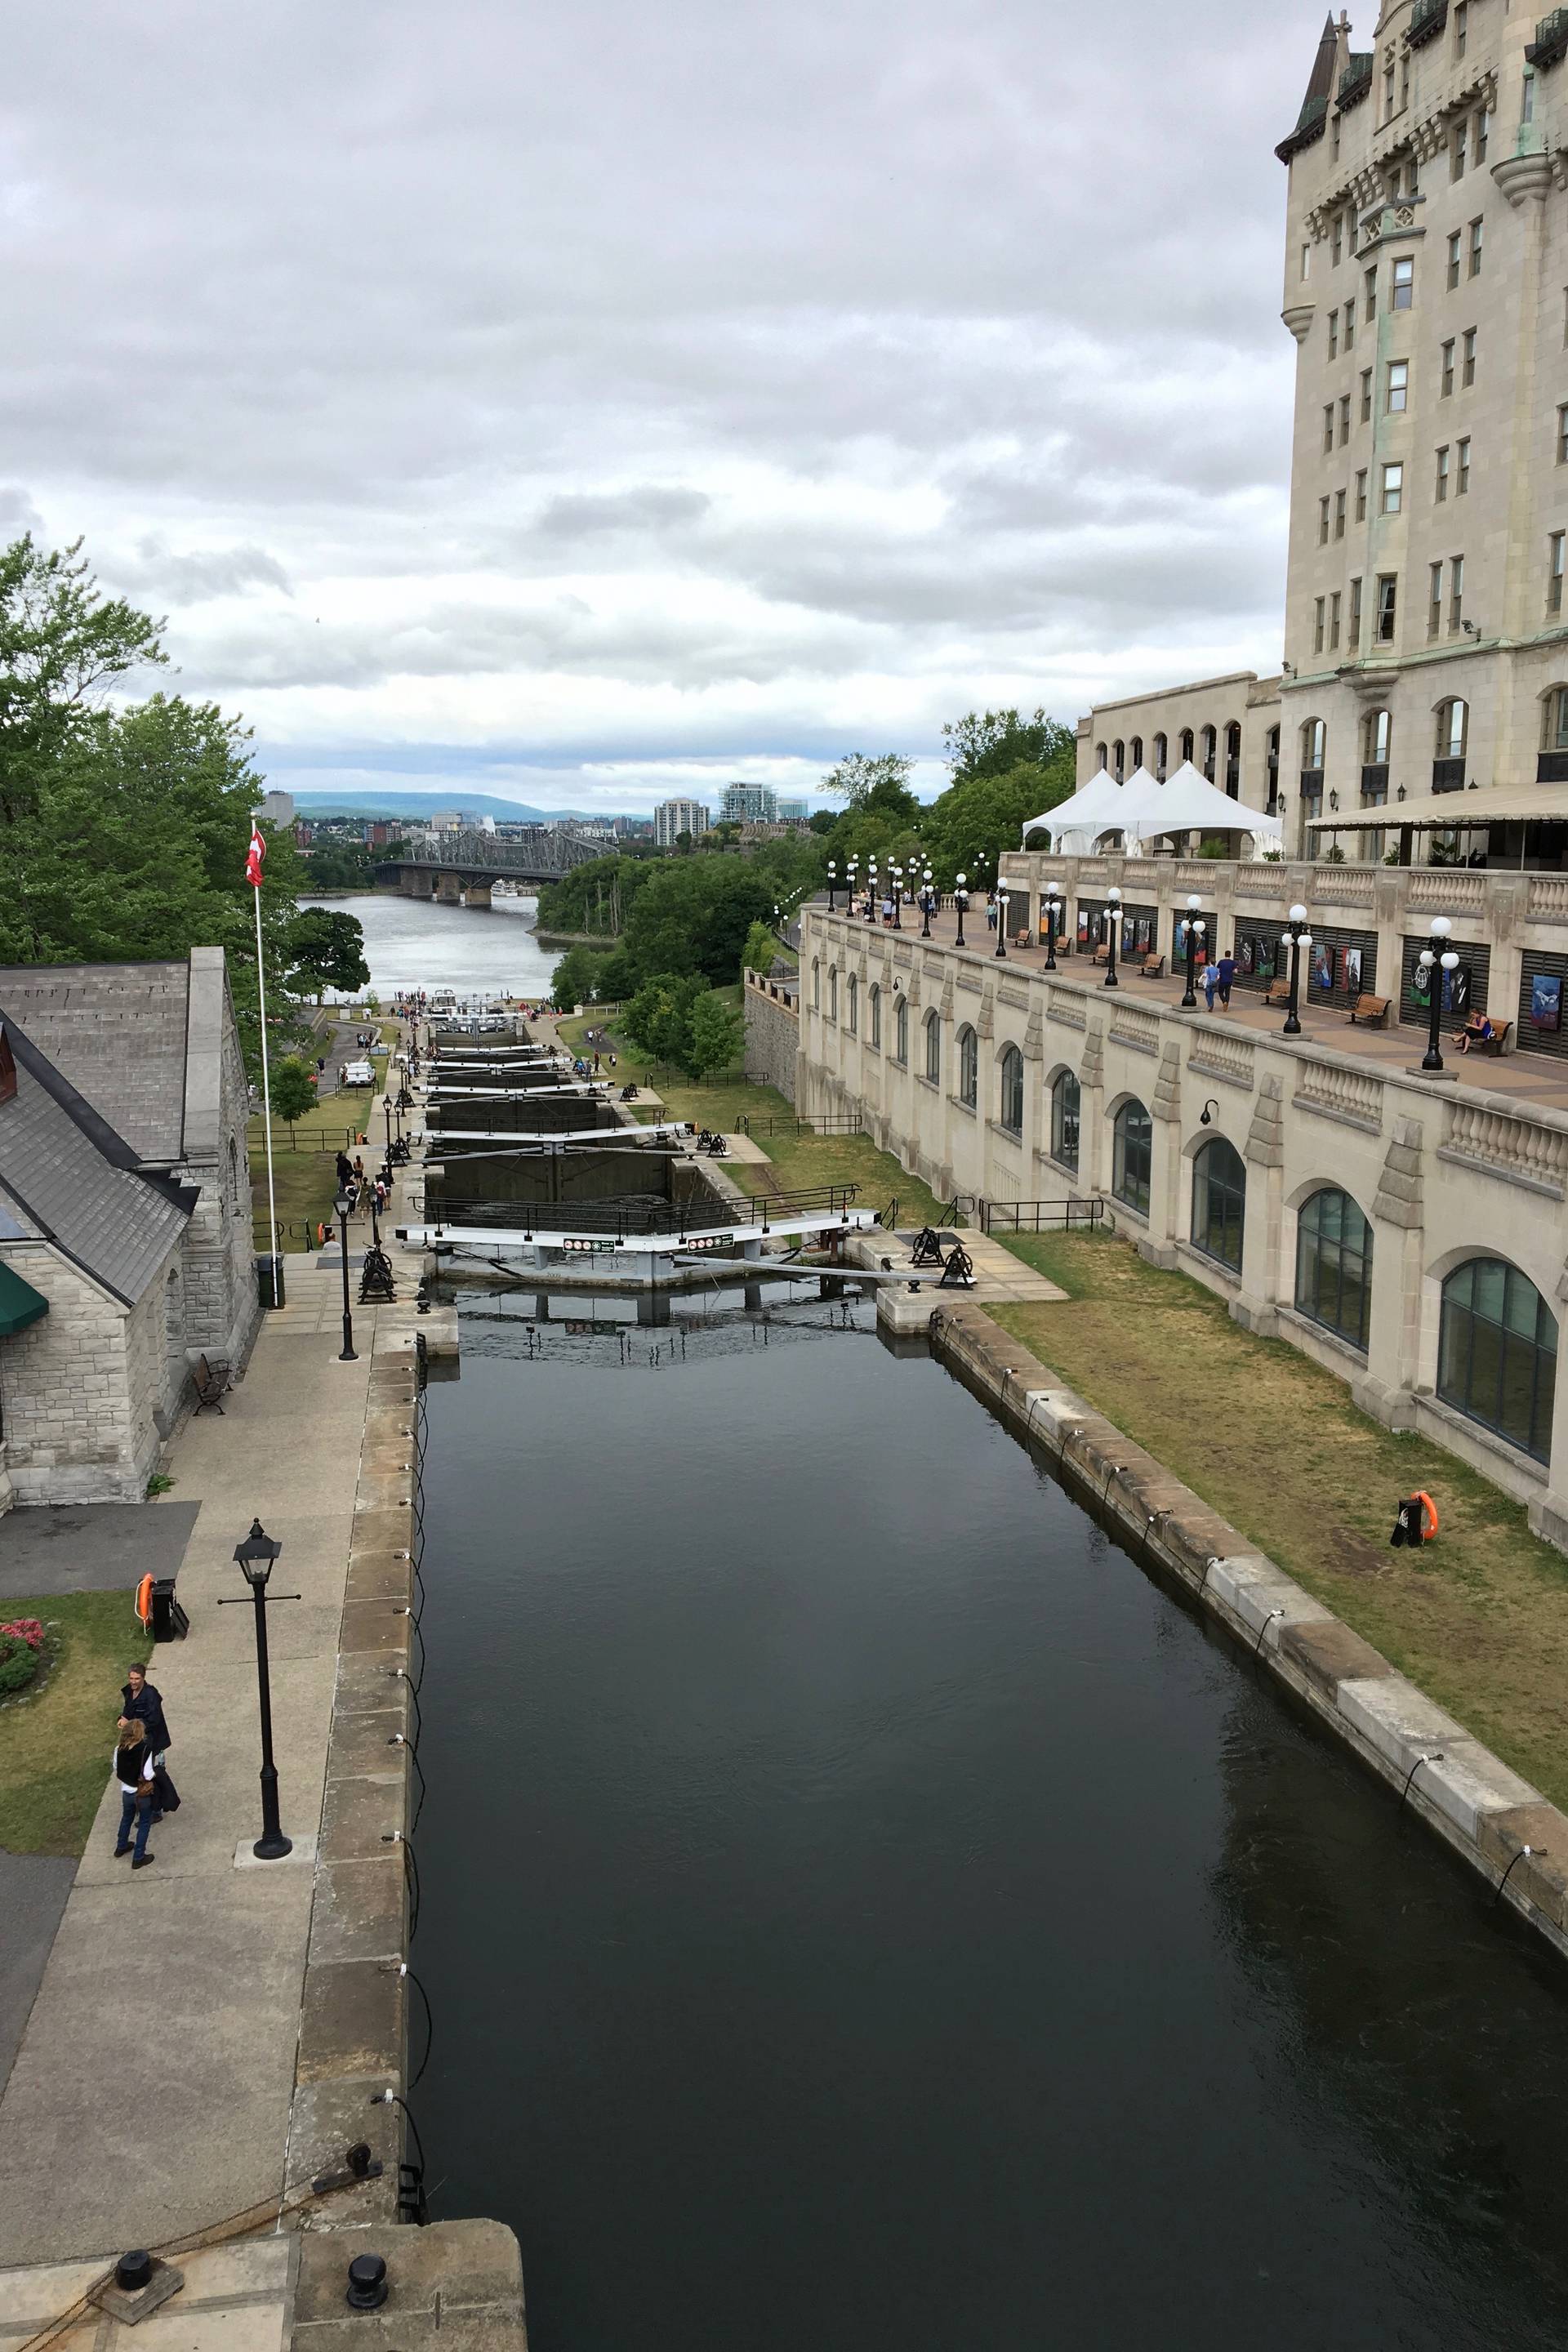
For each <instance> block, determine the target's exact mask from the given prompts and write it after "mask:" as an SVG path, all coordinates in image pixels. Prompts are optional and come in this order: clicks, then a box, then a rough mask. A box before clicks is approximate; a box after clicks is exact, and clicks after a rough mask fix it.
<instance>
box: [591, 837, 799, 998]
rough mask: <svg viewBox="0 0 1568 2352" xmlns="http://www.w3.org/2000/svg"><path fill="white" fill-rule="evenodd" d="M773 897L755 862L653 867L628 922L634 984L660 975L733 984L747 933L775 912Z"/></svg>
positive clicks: (672, 862) (718, 860)
mask: <svg viewBox="0 0 1568 2352" xmlns="http://www.w3.org/2000/svg"><path fill="white" fill-rule="evenodd" d="M774 896H775V893H774V890H773V883H772V880H771V878H770V877H769V876H768V875H767V874H766V873H765V872H763V871H760V870H759V869H758V867H757V866H756V865H755V864H754V862H753V861H752V859H750V858H744V857H708V856H699V857H681V858H667V859H666V860H665V861H664V862H663V864H662V865H658V866H654V867H652V868H651V869H650V873H649V878H648V880H647V884H646V886H645V887H643V888H642V889H641V890H640V891H639V892H638V893H637V900H636V903H635V904H634V906H633V907H632V909H631V912H630V914H629V915H628V916H627V918H626V954H627V957H628V959H629V960H630V962H631V964H632V967H633V971H634V972H635V974H636V977H637V981H638V982H639V983H640V982H642V981H644V980H647V979H649V978H651V977H653V976H654V975H655V974H658V973H663V972H696V973H700V974H701V975H702V977H703V978H704V979H705V980H709V981H714V982H720V983H723V982H726V981H731V980H733V979H734V977H735V974H736V972H737V971H739V970H740V967H741V951H742V948H743V947H744V946H745V942H746V934H747V932H748V931H749V930H750V929H751V927H752V923H753V922H758V921H761V920H763V919H765V918H766V917H767V916H768V915H770V914H771V913H772V911H773V899H774Z"/></svg>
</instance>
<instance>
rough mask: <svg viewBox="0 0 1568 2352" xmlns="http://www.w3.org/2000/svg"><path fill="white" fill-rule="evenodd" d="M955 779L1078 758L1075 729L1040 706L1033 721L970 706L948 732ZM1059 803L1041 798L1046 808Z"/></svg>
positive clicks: (1010, 711)
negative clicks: (1049, 714) (1049, 715)
mask: <svg viewBox="0 0 1568 2352" xmlns="http://www.w3.org/2000/svg"><path fill="white" fill-rule="evenodd" d="M942 741H943V742H944V743H945V744H946V746H947V758H948V765H949V766H950V767H951V768H952V774H953V781H954V782H955V783H957V782H965V781H967V780H968V779H969V778H971V777H974V776H1002V775H1006V774H1007V773H1008V772H1010V771H1011V770H1013V769H1014V768H1019V767H1025V766H1028V767H1034V768H1040V769H1055V768H1057V767H1058V765H1060V764H1061V763H1062V762H1063V761H1069V762H1070V761H1072V760H1075V759H1076V757H1077V738H1076V737H1075V735H1074V733H1073V730H1072V729H1071V728H1070V727H1064V726H1063V725H1062V723H1061V721H1060V720H1059V719H1047V716H1046V714H1045V712H1044V711H1043V710H1041V709H1036V711H1035V713H1034V716H1033V717H1032V718H1030V719H1023V718H1020V716H1019V714H1018V712H1017V711H1016V710H1013V709H1006V710H970V711H966V712H965V714H964V716H963V718H962V719H955V720H953V721H952V722H951V723H950V724H949V725H948V726H945V727H944V728H943V729H942ZM1055 805H1056V803H1054V802H1051V803H1046V802H1041V803H1040V806H1041V807H1042V808H1044V807H1047V806H1051V807H1054V806H1055Z"/></svg>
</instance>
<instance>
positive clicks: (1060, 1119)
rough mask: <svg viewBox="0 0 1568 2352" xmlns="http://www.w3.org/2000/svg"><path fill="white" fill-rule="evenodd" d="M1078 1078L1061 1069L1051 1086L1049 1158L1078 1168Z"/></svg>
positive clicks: (1075, 1168)
mask: <svg viewBox="0 0 1568 2352" xmlns="http://www.w3.org/2000/svg"><path fill="white" fill-rule="evenodd" d="M1078 1107H1079V1087H1078V1080H1077V1079H1076V1078H1075V1077H1074V1076H1073V1074H1072V1072H1071V1071H1070V1070H1063V1071H1062V1073H1061V1075H1060V1076H1059V1077H1058V1079H1057V1080H1056V1083H1055V1084H1054V1085H1053V1087H1051V1158H1052V1159H1053V1160H1060V1161H1061V1163H1062V1166H1063V1167H1064V1168H1070V1169H1072V1170H1073V1171H1074V1173H1075V1174H1076V1172H1077V1170H1078Z"/></svg>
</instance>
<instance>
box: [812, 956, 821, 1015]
mask: <svg viewBox="0 0 1568 2352" xmlns="http://www.w3.org/2000/svg"><path fill="white" fill-rule="evenodd" d="M811 1009H812V1011H813V1012H814V1013H820V1012H821V1010H822V960H821V958H820V957H819V956H813V957H812V959H811Z"/></svg>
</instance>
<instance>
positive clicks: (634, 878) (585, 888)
mask: <svg viewBox="0 0 1568 2352" xmlns="http://www.w3.org/2000/svg"><path fill="white" fill-rule="evenodd" d="M657 872H658V865H657V864H656V863H655V862H654V861H652V860H650V859H648V858H644V857H630V856H616V857H591V858H589V859H588V860H587V862H586V863H585V864H584V865H582V866H574V867H573V868H572V871H571V873H570V874H563V876H562V877H561V879H560V881H559V882H547V883H546V884H545V886H544V887H543V889H542V890H541V892H540V894H539V928H540V929H541V930H542V931H545V932H550V931H556V932H566V931H593V932H597V933H599V934H601V935H602V936H603V937H605V939H614V938H616V936H617V935H618V934H619V933H620V932H621V931H622V930H624V929H625V928H626V917H627V914H628V913H629V912H630V909H631V908H632V905H633V903H634V902H635V900H636V898H637V893H638V891H639V890H641V889H642V888H643V887H644V885H645V884H646V883H647V881H648V879H649V877H651V876H652V875H654V874H655V873H657Z"/></svg>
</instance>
